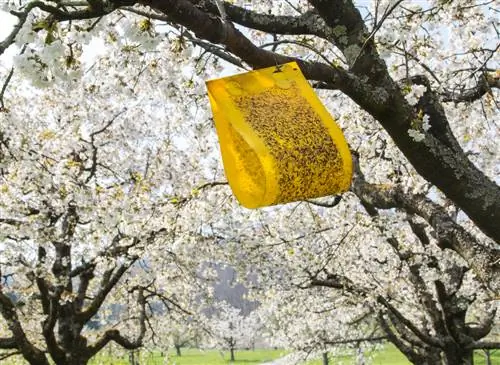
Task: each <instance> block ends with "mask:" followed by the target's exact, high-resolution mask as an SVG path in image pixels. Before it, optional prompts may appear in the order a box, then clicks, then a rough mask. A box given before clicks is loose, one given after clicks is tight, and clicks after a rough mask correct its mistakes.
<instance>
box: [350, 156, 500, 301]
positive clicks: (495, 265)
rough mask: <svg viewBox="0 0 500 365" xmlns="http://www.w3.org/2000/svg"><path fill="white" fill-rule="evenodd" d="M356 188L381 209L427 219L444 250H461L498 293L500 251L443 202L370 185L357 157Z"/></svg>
mask: <svg viewBox="0 0 500 365" xmlns="http://www.w3.org/2000/svg"><path fill="white" fill-rule="evenodd" d="M354 166H355V168H354V171H355V173H354V177H353V183H352V187H351V189H352V191H353V192H354V193H355V194H356V195H357V196H358V197H359V198H360V199H361V200H364V201H366V202H367V203H369V204H370V205H372V206H374V207H376V208H379V209H391V208H399V209H402V210H404V211H406V212H407V213H410V214H416V215H418V216H420V217H422V218H424V219H425V220H426V221H427V222H428V223H429V225H430V226H431V227H432V228H433V229H434V231H435V233H436V238H437V240H438V243H439V245H440V247H441V248H442V249H445V248H450V249H452V250H454V251H455V252H457V253H458V254H459V255H460V256H461V257H462V258H463V259H464V260H466V261H467V263H468V264H469V265H470V267H471V268H472V270H473V271H474V273H475V274H476V275H477V277H478V278H479V279H480V280H481V281H482V282H483V283H484V284H485V285H486V286H487V287H489V288H490V290H492V291H493V292H494V293H496V292H498V291H499V290H500V263H499V262H497V260H498V257H499V256H500V252H499V251H498V250H495V249H493V248H489V247H487V246H485V245H481V244H480V243H479V242H478V241H477V240H476V238H475V237H474V236H472V234H470V233H469V232H467V231H466V230H465V229H464V228H463V227H462V226H460V225H459V224H457V223H456V222H455V221H454V220H453V219H452V218H451V217H450V216H449V215H448V213H447V212H446V210H445V209H444V208H443V207H441V206H440V205H438V204H436V203H434V202H432V201H431V200H430V199H428V198H427V197H425V196H424V195H414V194H409V193H405V192H404V190H403V188H402V187H401V186H398V185H387V184H370V183H367V182H366V181H365V179H364V176H363V174H362V172H361V170H360V168H359V164H358V162H357V158H356V157H354Z"/></svg>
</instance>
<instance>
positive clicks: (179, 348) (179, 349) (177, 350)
mask: <svg viewBox="0 0 500 365" xmlns="http://www.w3.org/2000/svg"><path fill="white" fill-rule="evenodd" d="M175 353H176V354H177V356H181V355H182V354H181V347H180V346H179V345H175Z"/></svg>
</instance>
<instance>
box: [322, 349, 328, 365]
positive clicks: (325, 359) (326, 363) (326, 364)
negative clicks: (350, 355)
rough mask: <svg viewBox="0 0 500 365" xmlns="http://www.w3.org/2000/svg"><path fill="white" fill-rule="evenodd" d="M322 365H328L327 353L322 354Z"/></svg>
mask: <svg viewBox="0 0 500 365" xmlns="http://www.w3.org/2000/svg"><path fill="white" fill-rule="evenodd" d="M323 365H328V352H323Z"/></svg>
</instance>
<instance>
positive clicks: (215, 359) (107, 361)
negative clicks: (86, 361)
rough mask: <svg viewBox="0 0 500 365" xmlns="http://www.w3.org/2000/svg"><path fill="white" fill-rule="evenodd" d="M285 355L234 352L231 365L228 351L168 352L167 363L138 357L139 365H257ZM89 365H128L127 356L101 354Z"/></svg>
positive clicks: (261, 351)
mask: <svg viewBox="0 0 500 365" xmlns="http://www.w3.org/2000/svg"><path fill="white" fill-rule="evenodd" d="M285 354H286V352H285V351H283V350H272V349H258V350H250V351H246V350H241V351H236V353H235V358H236V361H235V362H232V363H231V361H230V360H229V352H228V351H224V352H223V353H222V352H219V351H216V350H207V351H202V350H198V349H182V356H176V355H175V352H169V354H168V362H167V361H165V358H164V357H162V356H161V354H160V353H148V352H143V353H142V354H140V355H139V363H140V364H141V365H167V364H168V365H174V364H175V365H224V364H234V365H257V364H261V363H264V362H268V361H272V360H274V359H278V358H280V357H282V356H284V355H285ZM91 365H129V359H128V356H127V357H123V358H114V359H113V358H110V357H109V356H107V355H105V354H103V355H102V356H99V357H96V358H95V359H93V361H92V362H91Z"/></svg>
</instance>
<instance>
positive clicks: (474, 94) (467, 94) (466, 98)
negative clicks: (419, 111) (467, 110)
mask: <svg viewBox="0 0 500 365" xmlns="http://www.w3.org/2000/svg"><path fill="white" fill-rule="evenodd" d="M491 89H500V75H497V74H494V73H491V74H489V73H487V74H483V75H480V77H479V80H478V82H477V85H476V86H475V87H473V88H470V89H466V90H463V91H461V92H452V91H445V92H443V93H442V94H441V95H442V98H441V100H442V101H443V102H454V103H463V102H465V103H470V102H473V101H475V100H478V99H481V97H483V95H485V94H487V93H491V91H492V90H491Z"/></svg>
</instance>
